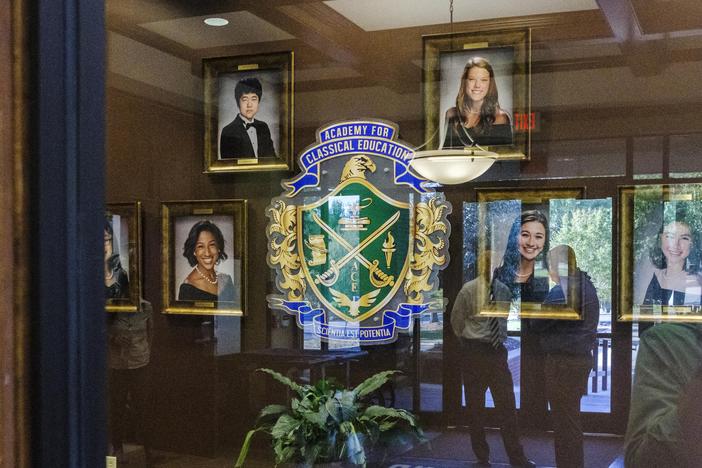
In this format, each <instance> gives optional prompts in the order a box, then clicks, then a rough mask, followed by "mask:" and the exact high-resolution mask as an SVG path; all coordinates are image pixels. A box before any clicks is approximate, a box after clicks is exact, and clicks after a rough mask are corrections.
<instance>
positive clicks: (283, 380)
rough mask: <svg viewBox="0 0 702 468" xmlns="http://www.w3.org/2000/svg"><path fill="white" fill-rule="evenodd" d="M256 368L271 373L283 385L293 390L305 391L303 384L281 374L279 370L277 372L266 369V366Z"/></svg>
mask: <svg viewBox="0 0 702 468" xmlns="http://www.w3.org/2000/svg"><path fill="white" fill-rule="evenodd" d="M256 370H257V371H259V372H265V373H266V374H268V375H270V376H271V377H273V378H274V379H275V380H277V381H278V382H280V383H282V384H283V385H287V386H288V387H290V388H291V389H292V390H294V391H296V392H298V393H301V392H302V391H303V388H302V386H301V385H299V384H297V383H295V382H293V381H292V380H291V379H289V378H288V377H285V376H284V375H283V374H281V373H279V372H276V371H274V370H272V369H266V368H261V369H256Z"/></svg>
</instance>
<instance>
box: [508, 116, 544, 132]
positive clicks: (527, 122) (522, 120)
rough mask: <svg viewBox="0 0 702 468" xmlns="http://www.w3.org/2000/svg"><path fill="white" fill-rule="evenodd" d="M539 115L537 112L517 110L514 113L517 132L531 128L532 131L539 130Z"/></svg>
mask: <svg viewBox="0 0 702 468" xmlns="http://www.w3.org/2000/svg"><path fill="white" fill-rule="evenodd" d="M539 127H540V125H539V116H538V114H537V113H536V112H530V113H526V112H515V114H514V131H515V132H526V131H528V130H531V131H532V132H538V131H539Z"/></svg>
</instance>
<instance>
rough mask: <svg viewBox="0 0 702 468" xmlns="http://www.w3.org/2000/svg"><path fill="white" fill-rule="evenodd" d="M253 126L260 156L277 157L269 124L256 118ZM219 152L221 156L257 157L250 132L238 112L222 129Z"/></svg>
mask: <svg viewBox="0 0 702 468" xmlns="http://www.w3.org/2000/svg"><path fill="white" fill-rule="evenodd" d="M253 126H254V128H255V129H256V135H257V137H258V156H259V157H275V156H276V154H275V148H274V147H273V140H271V131H270V130H269V129H268V124H266V122H262V121H260V120H256V119H254V121H253ZM219 154H220V157H221V158H223V159H224V158H255V157H256V154H255V153H254V149H253V145H252V144H251V139H250V138H249V134H248V133H246V129H245V128H244V121H243V120H242V119H241V116H240V115H238V114H237V116H236V118H235V119H234V120H233V121H232V122H230V123H229V125H227V126H226V127H224V128H223V129H222V135H221V136H220V138H219Z"/></svg>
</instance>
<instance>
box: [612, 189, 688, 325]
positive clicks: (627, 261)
mask: <svg viewBox="0 0 702 468" xmlns="http://www.w3.org/2000/svg"><path fill="white" fill-rule="evenodd" d="M671 225H672V226H674V229H671V230H670V232H669V229H668V227H669V226H671ZM700 229H702V184H673V185H664V184H660V185H638V186H624V187H620V188H619V265H620V268H619V310H618V314H617V320H618V321H622V322H631V321H639V320H640V321H656V322H702V299H701V298H702V286H701V285H700V269H701V268H702V266H700V261H701V257H702V250H701V249H702V246H701V245H700V244H701V243H702V242H701V241H702V239H701V238H700ZM676 235H681V236H682V237H683V238H684V237H685V236H687V241H686V242H687V246H686V247H680V248H678V247H676V248H675V249H678V250H680V251H679V252H675V253H674V254H673V255H674V256H677V257H680V256H682V255H684V256H685V258H684V259H683V261H682V265H683V270H681V271H680V272H679V273H681V274H682V276H681V277H682V278H683V280H684V284H685V288H680V289H677V288H675V289H670V288H667V287H666V286H667V283H666V282H667V281H669V280H670V284H671V285H675V284H676V283H678V282H677V281H673V280H671V278H673V274H672V273H669V272H668V266H669V262H668V260H667V258H668V256H669V254H667V253H666V252H664V247H665V244H666V243H667V242H675V243H678V242H683V241H682V240H681V239H676V238H675V237H676ZM663 236H669V237H670V236H672V237H670V238H671V240H670V241H667V240H666V239H664V237H663ZM683 252H686V253H683ZM671 263H672V262H671ZM675 263H680V262H677V261H675ZM671 268H672V266H671ZM676 276H677V275H676ZM673 287H674V286H673ZM671 302H672V304H671Z"/></svg>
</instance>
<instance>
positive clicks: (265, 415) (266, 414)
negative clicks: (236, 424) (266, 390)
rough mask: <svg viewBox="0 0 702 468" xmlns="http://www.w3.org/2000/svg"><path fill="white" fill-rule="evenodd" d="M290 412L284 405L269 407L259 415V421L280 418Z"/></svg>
mask: <svg viewBox="0 0 702 468" xmlns="http://www.w3.org/2000/svg"><path fill="white" fill-rule="evenodd" d="M289 411H290V410H289V409H288V407H287V406H283V405H268V406H266V407H265V408H263V409H262V410H261V412H260V413H259V414H258V419H259V421H260V420H268V419H270V418H272V417H276V416H280V415H281V414H286V413H288V412H289Z"/></svg>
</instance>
